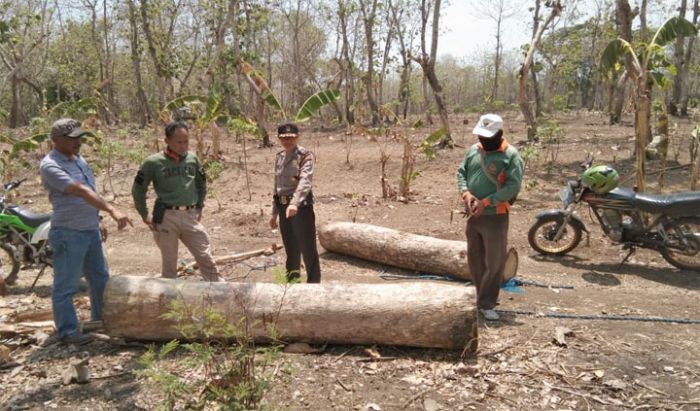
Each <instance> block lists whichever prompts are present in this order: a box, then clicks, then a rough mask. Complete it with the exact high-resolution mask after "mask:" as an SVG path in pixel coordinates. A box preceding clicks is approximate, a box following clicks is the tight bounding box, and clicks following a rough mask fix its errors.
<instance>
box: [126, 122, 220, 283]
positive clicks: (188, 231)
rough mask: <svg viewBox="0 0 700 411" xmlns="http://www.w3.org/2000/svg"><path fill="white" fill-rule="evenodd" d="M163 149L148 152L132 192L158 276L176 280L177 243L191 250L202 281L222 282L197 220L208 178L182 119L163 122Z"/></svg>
mask: <svg viewBox="0 0 700 411" xmlns="http://www.w3.org/2000/svg"><path fill="white" fill-rule="evenodd" d="M165 145H166V147H165V150H163V152H160V153H156V154H153V155H151V156H149V157H148V158H147V159H146V160H145V161H144V162H143V165H141V169H140V170H139V171H138V173H137V174H136V178H135V179H134V185H133V186H132V188H131V195H132V197H133V198H134V205H135V206H136V210H137V211H138V212H139V214H140V215H141V218H142V219H143V222H144V223H146V225H148V227H149V228H151V230H152V231H153V237H154V238H155V241H156V244H157V245H158V248H160V252H161V258H162V275H163V277H166V278H177V249H178V242H179V241H180V240H181V241H182V242H183V244H185V246H186V247H187V248H188V249H189V250H190V252H191V253H192V255H193V256H194V259H195V261H196V262H197V265H198V266H199V271H200V273H201V274H202V277H204V279H205V280H207V281H224V280H223V279H222V278H221V277H220V275H219V271H218V269H217V267H216V264H215V263H214V259H213V258H212V255H211V247H210V245H209V236H208V235H207V232H206V230H205V229H204V226H203V225H202V224H201V223H200V222H199V221H200V219H201V218H202V208H203V207H204V198H205V197H206V193H207V185H206V183H207V180H206V176H205V175H204V170H203V169H202V165H201V164H200V162H199V159H198V158H197V156H196V155H194V154H193V153H190V152H189V151H188V148H189V129H188V127H187V125H186V124H185V123H182V122H173V123H170V124H168V125H166V126H165ZM151 182H153V188H154V189H155V192H156V201H155V203H154V205H153V214H152V216H149V215H148V207H147V206H146V192H147V191H148V186H149V185H150V184H151Z"/></svg>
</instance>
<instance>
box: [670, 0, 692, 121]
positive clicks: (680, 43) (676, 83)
mask: <svg viewBox="0 0 700 411" xmlns="http://www.w3.org/2000/svg"><path fill="white" fill-rule="evenodd" d="M687 8H688V0H681V5H680V7H679V9H678V17H680V18H682V19H685V11H686V9H687ZM684 46H685V37H681V36H679V37H678V38H677V39H676V45H675V46H674V48H673V57H674V61H675V64H676V76H675V77H674V78H673V89H672V91H671V100H670V101H669V104H668V114H670V115H672V116H677V115H678V105H679V103H680V101H681V90H682V88H683V83H684V82H685V66H686V62H685V60H684V59H683V58H684V57H685V52H684V51H685V50H684Z"/></svg>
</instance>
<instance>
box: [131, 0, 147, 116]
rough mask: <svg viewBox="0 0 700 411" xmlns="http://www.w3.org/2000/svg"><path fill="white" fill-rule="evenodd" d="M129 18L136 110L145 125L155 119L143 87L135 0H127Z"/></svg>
mask: <svg viewBox="0 0 700 411" xmlns="http://www.w3.org/2000/svg"><path fill="white" fill-rule="evenodd" d="M127 7H128V10H127V12H128V20H129V28H130V32H129V40H130V46H131V67H132V72H133V74H134V80H135V81H136V100H137V102H138V106H139V107H138V109H137V110H136V113H137V116H138V121H139V125H140V126H141V127H145V126H146V124H148V123H150V122H151V120H153V112H152V110H151V105H150V104H149V102H148V97H147V96H146V91H145V89H144V87H143V77H142V76H141V41H140V38H141V36H140V31H139V21H140V20H139V18H138V14H137V10H136V5H135V4H134V0H127Z"/></svg>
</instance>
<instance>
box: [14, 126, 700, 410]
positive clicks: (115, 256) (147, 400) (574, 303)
mask: <svg viewBox="0 0 700 411" xmlns="http://www.w3.org/2000/svg"><path fill="white" fill-rule="evenodd" d="M470 120H471V122H472V123H473V121H474V120H475V118H470ZM558 120H559V121H560V122H561V125H562V127H563V128H564V130H565V131H566V139H565V142H564V143H563V144H562V146H561V151H560V152H559V154H558V157H557V159H556V161H555V163H554V165H553V166H552V167H546V166H545V165H544V163H543V162H534V161H533V162H530V163H529V165H528V168H527V171H526V177H525V182H524V187H523V191H522V192H521V194H520V196H519V199H518V202H517V203H516V205H515V206H514V208H513V213H512V217H511V229H510V242H511V244H512V245H513V246H514V247H516V249H517V250H518V252H519V255H520V267H519V272H518V276H519V277H520V278H523V279H527V280H531V281H534V282H538V283H541V284H553V285H571V286H573V287H574V288H573V289H554V288H542V287H533V286H526V287H523V290H524V292H523V293H510V292H503V293H502V294H501V299H500V307H499V308H501V309H504V310H526V311H533V312H538V313H543V312H547V313H565V314H579V315H601V314H609V315H624V316H638V317H641V316H659V317H672V318H690V319H696V320H697V319H700V308H698V289H700V273H693V272H684V271H679V270H677V269H675V268H673V267H671V266H670V265H668V264H667V263H666V262H665V261H664V260H663V259H662V258H661V256H660V255H658V254H656V253H653V252H648V251H639V252H637V253H636V254H634V255H633V257H632V258H631V259H630V260H629V261H628V263H627V264H625V265H623V266H621V267H620V266H619V263H620V261H621V260H622V257H623V256H624V252H623V251H622V250H621V249H620V247H619V246H618V245H615V244H613V243H611V242H610V241H609V240H608V239H606V238H604V237H603V236H602V233H601V231H600V229H599V228H598V227H597V225H595V224H594V223H593V222H592V220H591V219H590V217H589V216H588V215H586V214H583V215H582V217H583V218H584V221H585V222H586V223H587V224H588V226H589V227H590V228H591V229H592V233H591V235H590V239H589V241H588V242H587V243H586V242H584V243H583V244H582V245H581V246H579V248H577V249H576V250H574V251H573V252H572V253H571V255H569V256H567V257H564V258H557V259H549V258H543V257H541V256H539V255H537V254H536V253H535V252H534V251H532V250H531V249H530V247H529V245H528V244H527V230H528V228H529V226H530V224H531V223H532V222H533V217H534V215H535V214H536V213H537V212H538V211H540V210H542V209H545V208H555V207H557V206H558V202H557V199H556V193H557V191H558V188H559V187H560V186H561V185H562V184H563V183H564V182H565V181H566V180H568V179H572V178H574V177H575V176H576V175H577V174H578V172H579V169H578V163H580V162H581V161H582V160H583V159H584V158H585V153H586V152H592V153H593V154H594V155H595V158H596V159H597V160H599V161H600V162H608V163H612V164H614V165H615V166H616V167H617V168H618V170H619V171H620V172H621V174H622V176H623V177H631V179H630V181H633V175H632V169H633V162H632V161H631V159H630V157H631V150H632V148H633V129H632V127H631V125H630V124H627V125H626V126H615V127H611V126H608V125H607V124H606V119H605V118H604V117H603V116H602V115H596V114H584V113H580V114H570V115H566V116H562V117H561V118H559V119H558ZM629 121H630V120H629V119H628V122H629ZM460 123H461V122H460ZM506 123H507V124H510V125H511V126H510V130H508V134H507V136H509V139H510V140H511V141H512V142H514V143H516V144H520V143H522V140H523V139H524V135H525V134H524V127H523V124H522V123H521V122H518V121H517V120H516V119H515V114H511V115H510V116H507V117H506ZM676 123H677V124H676V125H675V127H673V125H674V121H673V120H672V121H671V124H672V127H673V130H674V137H675V138H674V140H673V143H672V147H671V149H670V153H669V157H670V159H669V164H668V166H674V165H677V164H686V163H687V162H688V149H687V141H688V137H687V136H689V131H690V129H691V122H690V121H688V120H678V121H676ZM470 130H471V128H470V126H465V125H462V124H459V125H457V124H455V126H454V130H453V132H454V135H455V136H456V138H455V139H456V142H457V143H458V144H459V145H460V146H461V147H457V148H456V149H454V150H445V151H442V152H441V153H440V154H439V156H438V158H437V159H435V160H432V161H428V160H426V159H425V158H424V157H422V156H420V157H419V158H418V160H417V163H416V168H417V169H419V170H421V175H420V176H419V177H418V178H417V180H416V181H415V182H414V183H413V185H412V190H413V194H412V196H411V200H410V201H409V202H408V203H407V204H404V203H402V202H397V201H392V200H385V199H382V198H381V187H380V183H379V174H380V171H379V144H378V143H376V142H372V141H369V140H367V139H366V138H365V137H364V136H361V135H359V134H346V133H345V131H344V130H335V131H323V130H313V131H309V132H307V133H306V134H305V135H304V136H303V137H302V145H305V146H306V147H308V148H310V149H312V150H314V151H315V152H316V154H317V157H318V166H317V173H316V176H315V189H314V192H315V195H316V198H317V205H316V214H317V223H318V224H323V223H324V222H329V221H338V220H340V221H350V220H354V221H357V222H366V223H371V224H376V225H382V226H387V227H391V228H395V229H399V230H404V231H409V232H413V233H417V234H423V235H431V236H435V237H440V238H446V239H454V240H459V239H463V238H464V233H463V231H464V222H463V220H462V219H461V218H459V217H455V218H454V219H453V220H452V221H451V218H450V211H451V210H453V209H455V208H458V205H457V197H456V194H455V177H454V175H455V170H456V168H457V165H458V163H459V161H460V160H461V158H462V156H463V153H464V150H465V148H466V147H467V145H468V144H470V143H472V137H471V135H470V133H469V132H470ZM402 132H404V133H408V134H414V137H413V138H414V139H415V141H416V142H418V141H419V139H420V136H421V135H423V133H425V131H407V130H404V131H402ZM350 142H352V144H350ZM381 142H382V140H381V139H380V143H381ZM131 144H133V141H132V142H131ZM251 145H252V144H251V143H250V142H249V143H248V147H249V148H248V153H247V154H248V158H247V168H248V170H249V174H250V197H249V191H248V187H247V185H246V179H245V174H244V167H245V166H244V163H245V162H244V161H243V153H242V149H241V145H240V144H236V143H235V142H232V141H230V142H225V144H224V148H225V150H226V151H225V158H226V170H225V172H224V174H223V175H222V177H221V178H219V179H218V180H217V181H215V182H214V183H213V184H212V186H211V196H210V198H209V200H208V202H207V208H206V213H205V216H204V222H205V225H206V226H207V227H208V229H209V233H210V236H211V238H212V242H213V244H214V247H215V254H216V255H225V254H231V253H236V252H243V251H247V250H252V249H257V248H261V247H266V246H269V245H270V244H271V243H274V242H277V243H280V238H279V234H278V233H276V232H273V231H271V230H270V229H269V227H268V226H267V221H268V215H269V211H270V192H271V185H272V167H273V157H274V152H275V150H276V149H257V148H254V149H250V146H251ZM387 147H388V148H387V151H388V152H389V153H390V155H391V157H390V159H389V167H388V173H387V174H388V176H389V178H390V179H391V181H392V182H393V183H394V184H395V185H396V184H398V176H399V168H400V163H401V152H402V146H401V144H400V143H399V142H397V141H390V142H388V143H387ZM348 149H349V155H348ZM540 150H541V151H544V148H541V149H540ZM348 156H349V160H350V161H349V163H347V162H346V158H347V157H348ZM649 167H650V169H651V170H656V169H659V168H661V164H660V163H659V162H652V163H651V164H650V166H649ZM134 172H135V167H134V166H127V165H124V166H123V170H118V172H117V173H116V177H115V178H116V179H115V182H116V191H117V197H116V199H115V203H116V204H118V206H120V207H121V208H123V209H125V210H128V212H129V213H130V214H131V215H132V216H133V218H134V219H135V220H136V219H137V214H136V213H135V211H134V210H133V208H132V206H131V200H130V197H129V195H128V193H129V187H130V184H131V181H132V178H133V175H134ZM34 175H35V174H32V176H34ZM688 176H689V171H688V169H687V168H681V169H675V170H672V171H670V172H668V173H666V175H665V179H664V189H663V190H664V191H674V190H675V191H683V190H687V187H688V184H687V181H688ZM656 177H657V175H654V176H653V177H650V178H649V180H648V181H649V183H650V184H651V187H650V188H649V189H650V190H656V189H657V187H658V183H657V182H656V181H655V179H656ZM629 184H631V183H629ZM21 199H22V200H24V201H30V202H31V203H30V204H28V205H27V207H30V208H32V209H34V210H48V204H47V201H46V197H45V194H44V193H43V191H42V189H41V187H40V185H39V182H38V179H37V180H35V181H33V182H32V183H31V184H28V185H27V188H26V189H24V190H23V192H22V197H21ZM106 252H107V255H108V259H109V263H110V268H111V273H112V275H124V274H130V275H154V274H156V273H157V272H158V271H159V266H160V262H159V255H158V251H157V249H156V247H155V245H154V244H153V242H152V239H151V235H150V233H149V231H148V230H147V228H146V227H145V226H144V225H143V224H140V223H139V224H137V225H136V227H135V228H133V229H128V230H125V231H122V232H112V234H111V236H110V238H109V241H108V242H107V244H106ZM182 257H183V259H184V258H187V255H186V253H185V252H184V251H183V252H182ZM283 261H284V252H283V251H280V252H278V253H277V254H276V255H274V256H271V257H258V258H254V259H251V260H248V261H246V262H245V263H239V264H235V265H230V266H226V267H224V274H225V276H226V277H227V279H229V280H231V281H272V274H271V269H270V267H272V266H274V265H276V264H279V263H281V262H283ZM321 266H322V272H323V281H340V282H382V281H385V280H382V279H381V278H380V277H379V274H380V273H381V272H382V271H386V272H390V273H394V274H410V273H408V272H405V271H402V270H399V269H396V268H391V267H385V266H381V265H378V264H375V263H371V262H367V261H362V260H358V259H354V258H349V257H344V256H340V255H337V254H332V253H323V254H322V255H321ZM35 274H36V272H35V271H32V270H27V271H23V272H22V273H21V274H20V281H19V282H18V285H16V286H13V287H10V288H9V295H7V296H5V297H3V298H2V300H1V301H0V320H2V321H3V322H5V323H6V326H8V325H9V326H11V325H12V324H7V323H9V322H10V321H11V317H10V316H11V315H12V314H13V313H17V312H23V311H29V310H38V309H42V308H50V282H51V274H50V273H47V274H46V275H44V276H43V277H42V278H41V279H40V280H39V284H38V287H37V289H36V291H35V293H34V294H28V293H27V289H28V287H29V285H30V284H31V282H32V280H33V279H34V276H35ZM419 281H425V280H419ZM455 286H461V285H455ZM79 306H80V313H81V315H82V316H83V317H84V318H87V316H88V305H87V297H85V296H83V297H80V299H79ZM561 327H564V328H566V329H568V330H563V329H561ZM558 328H559V332H560V333H561V332H566V331H569V332H567V333H566V337H565V338H566V344H565V345H564V346H562V345H558V344H555V343H554V341H553V340H554V337H555V334H556V333H557V329H558ZM44 330H46V331H47V332H48V329H47V328H44ZM479 331H480V341H479V347H480V348H479V351H478V353H477V355H476V356H472V357H467V358H463V357H462V356H461V355H460V354H461V353H459V352H449V351H440V350H425V349H409V348H403V347H375V348H376V350H377V351H378V352H379V353H380V354H381V355H382V356H383V357H389V358H385V360H382V361H366V360H367V358H368V353H367V352H366V351H365V349H366V348H367V347H358V346H328V347H325V350H324V352H323V353H321V354H316V355H294V354H283V355H281V356H280V357H279V358H278V359H277V360H276V361H277V363H276V365H277V366H278V367H277V369H278V370H281V371H279V372H277V373H275V377H274V380H273V382H272V384H271V387H270V389H269V391H268V392H267V393H266V395H265V398H264V403H265V406H266V407H267V408H268V409H274V410H278V409H280V410H284V409H287V410H305V409H308V410H333V409H337V410H366V409H373V408H374V409H381V410H402V409H406V410H438V409H442V410H462V409H489V410H491V409H577V410H579V409H580V410H583V409H635V410H637V409H669V410H676V409H679V410H680V409H682V410H691V409H699V408H700V360H699V358H700V356H699V354H700V345H699V344H698V342H699V340H700V325H685V324H675V323H668V322H633V321H604V320H574V319H556V318H544V317H541V316H523V315H505V316H504V319H503V320H502V321H500V322H498V323H488V324H487V323H482V324H481V325H480V329H479ZM45 338H46V337H45V336H42V335H41V334H32V333H24V334H20V335H16V336H12V335H11V333H3V334H2V335H1V336H0V345H5V346H7V347H9V348H11V349H12V350H13V352H12V353H11V358H12V361H13V362H11V363H10V364H5V365H4V366H2V369H0V384H1V386H2V390H1V391H0V404H1V405H0V409H3V410H4V409H7V410H18V409H36V410H39V409H86V410H103V409H104V410H112V409H117V410H133V409H152V408H154V407H155V406H156V405H157V404H158V403H159V401H160V398H161V397H160V395H159V394H158V393H157V391H155V390H154V389H153V387H152V386H150V385H149V384H147V383H145V382H144V381H141V380H139V379H137V378H136V377H135V376H134V375H133V374H132V373H131V371H132V370H134V369H135V368H136V367H137V363H136V358H138V357H139V356H140V355H141V354H142V353H143V352H144V350H145V348H144V345H143V344H140V343H127V344H126V345H125V344H121V345H120V344H115V343H113V342H110V341H98V342H95V343H92V344H90V345H88V346H87V347H84V348H80V349H78V348H75V347H64V346H61V345H58V344H55V343H52V342H51V341H52V340H51V339H49V340H48V341H47V342H45V343H44V344H43V346H42V345H41V344H39V342H40V341H42V340H45ZM82 351H86V352H87V353H89V356H90V358H91V361H90V372H91V376H92V381H91V382H90V383H89V384H85V385H75V384H72V385H63V384H62V382H61V373H62V371H63V370H64V369H65V368H66V367H67V365H68V363H69V362H70V361H71V359H74V358H75V357H76V356H77V355H79V354H80V352H82Z"/></svg>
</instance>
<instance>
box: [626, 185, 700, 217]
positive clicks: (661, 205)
mask: <svg viewBox="0 0 700 411" xmlns="http://www.w3.org/2000/svg"><path fill="white" fill-rule="evenodd" d="M634 204H635V205H636V206H637V207H638V208H639V209H640V210H642V211H646V212H649V213H655V214H661V213H663V214H666V215H669V216H674V217H682V216H700V191H686V192H682V193H674V194H649V193H637V195H636V196H635V198H634Z"/></svg>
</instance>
